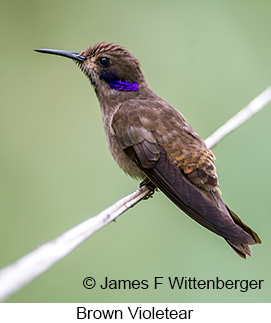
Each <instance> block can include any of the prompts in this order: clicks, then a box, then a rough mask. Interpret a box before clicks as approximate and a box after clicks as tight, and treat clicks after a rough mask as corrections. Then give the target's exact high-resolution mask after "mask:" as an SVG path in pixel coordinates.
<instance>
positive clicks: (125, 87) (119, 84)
mask: <svg viewBox="0 0 271 323" xmlns="http://www.w3.org/2000/svg"><path fill="white" fill-rule="evenodd" d="M109 86H110V87H111V89H114V90H117V91H137V90H138V84H137V83H127V82H124V81H113V82H110V83H109Z"/></svg>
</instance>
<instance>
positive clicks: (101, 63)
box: [99, 57, 110, 67]
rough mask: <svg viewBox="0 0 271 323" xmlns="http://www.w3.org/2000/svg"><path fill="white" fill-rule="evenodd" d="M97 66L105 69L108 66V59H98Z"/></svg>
mask: <svg viewBox="0 0 271 323" xmlns="http://www.w3.org/2000/svg"><path fill="white" fill-rule="evenodd" d="M99 64H100V65H101V66H102V67H107V66H109V65H110V58H108V57H101V58H99Z"/></svg>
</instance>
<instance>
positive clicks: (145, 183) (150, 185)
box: [139, 179, 157, 200]
mask: <svg viewBox="0 0 271 323" xmlns="http://www.w3.org/2000/svg"><path fill="white" fill-rule="evenodd" d="M143 186H146V187H147V188H148V189H149V190H150V192H149V193H148V194H147V195H146V196H145V197H144V199H143V200H147V199H149V198H150V197H152V196H153V194H154V193H155V190H157V187H156V186H155V185H154V184H153V183H152V182H151V181H150V180H148V179H144V181H142V182H141V183H140V184H139V187H143Z"/></svg>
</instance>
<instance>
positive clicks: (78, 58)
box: [34, 49, 86, 62]
mask: <svg viewBox="0 0 271 323" xmlns="http://www.w3.org/2000/svg"><path fill="white" fill-rule="evenodd" d="M34 51H36V52H39V53H45V54H54V55H59V56H64V57H67V58H71V59H74V60H76V61H79V62H83V61H85V60H86V58H85V57H84V56H81V55H79V53H76V52H68V51H66V50H57V49H34Z"/></svg>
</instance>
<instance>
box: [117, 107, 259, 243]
mask: <svg viewBox="0 0 271 323" xmlns="http://www.w3.org/2000/svg"><path fill="white" fill-rule="evenodd" d="M142 112H143V111H141V109H140V107H137V109H131V107H125V106H121V107H120V108H119V109H118V111H117V112H116V113H115V115H114V117H113V120H112V127H113V129H114V132H115V135H116V137H117V140H118V142H119V144H120V145H121V147H122V149H123V151H124V152H125V153H126V155H127V156H128V157H129V158H130V159H131V160H132V161H133V162H134V163H135V164H136V165H137V166H138V167H139V168H140V169H141V170H142V172H143V173H144V174H145V175H146V176H147V177H148V178H149V179H150V181H151V182H152V183H153V184H155V185H156V186H157V187H158V188H159V189H160V190H161V191H162V192H163V193H164V194H165V195H166V196H167V197H168V198H169V199H170V200H171V201H172V202H174V203H175V204H176V205H177V206H178V207H179V208H180V209H182V210H183V211H184V212H185V213H186V214H188V215H189V216H190V217H191V218H192V219H194V220H195V221H197V222H198V223H199V224H201V225H203V226H204V227H206V228H207V229H209V230H211V231H212V232H214V233H216V234H218V235H220V236H222V237H224V238H225V239H228V240H230V241H233V242H235V243H236V244H255V241H254V239H253V238H252V237H251V235H250V234H248V233H247V232H245V231H244V230H243V229H242V228H241V227H240V226H239V225H237V224H236V223H235V222H234V221H233V219H232V217H231V216H230V214H229V212H227V211H225V208H224V207H223V208H220V207H219V205H218V204H217V203H215V202H214V201H213V200H211V199H210V198H208V197H207V196H206V195H205V194H204V193H202V190H201V189H200V188H199V187H197V186H196V185H195V184H193V183H192V182H191V181H190V180H189V179H188V178H187V176H186V175H185V174H184V173H183V172H182V171H180V169H179V168H178V167H177V166H176V165H174V164H173V162H172V161H171V159H170V158H169V154H168V153H167V151H166V149H165V148H164V147H162V145H161V144H160V143H159V141H158V140H157V138H156V137H157V129H155V127H154V129H151V128H149V129H147V128H146V124H147V123H149V124H152V122H151V120H152V118H153V119H155V116H154V115H153V114H152V113H151V112H150V113H149V114H148V116H147V115H146V111H144V112H143V114H142ZM144 114H145V115H144ZM147 119H148V121H150V122H147ZM154 124H155V122H154Z"/></svg>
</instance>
